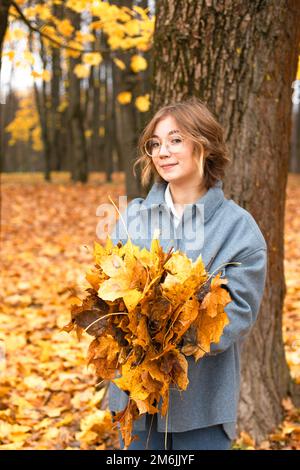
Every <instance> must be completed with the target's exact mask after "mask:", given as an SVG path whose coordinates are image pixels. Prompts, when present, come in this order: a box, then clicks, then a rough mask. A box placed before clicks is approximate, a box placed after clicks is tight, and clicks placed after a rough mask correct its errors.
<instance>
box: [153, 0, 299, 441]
mask: <svg viewBox="0 0 300 470" xmlns="http://www.w3.org/2000/svg"><path fill="white" fill-rule="evenodd" d="M225 3H226V6H225ZM297 7H298V8H297ZM156 14H157V18H156V31H155V38H154V77H153V84H154V86H153V93H152V97H151V101H152V103H153V105H152V106H153V107H152V111H153V112H154V111H155V110H157V109H158V108H159V107H160V106H161V105H163V104H166V103H168V102H169V101H170V100H173V99H176V100H180V99H182V98H185V97H187V96H189V95H196V96H198V97H199V98H201V99H202V100H203V101H204V102H206V104H207V105H208V107H209V109H210V110H211V111H212V112H213V113H214V114H215V116H216V117H217V119H218V120H219V121H220V122H221V124H222V125H223V126H224V128H225V131H226V132H225V134H226V141H227V143H228V146H229V149H230V150H231V158H232V164H231V167H230V169H229V170H228V173H227V176H226V178H225V180H224V191H225V196H226V197H227V198H232V199H234V201H236V202H237V203H238V204H239V205H241V206H242V207H244V208H245V209H246V210H248V211H249V212H250V213H251V214H252V215H253V217H254V218H255V219H256V221H257V223H258V224H259V226H260V228H261V230H262V232H263V234H264V236H265V238H266V240H267V244H268V279H267V284H266V290H265V294H264V298H263V302H262V307H261V311H260V314H259V317H258V321H257V322H256V325H255V327H254V328H253V330H252V333H251V335H250V337H249V339H248V340H247V342H245V345H244V350H243V356H242V383H241V396H240V405H239V429H240V430H245V431H247V432H249V433H251V434H252V435H253V436H254V437H255V438H256V439H257V440H258V442H259V441H260V440H262V439H263V438H265V436H266V433H267V432H269V431H271V430H272V428H273V427H274V426H276V425H277V424H278V423H279V422H280V421H281V419H282V417H283V411H282V407H281V402H282V398H283V397H285V396H287V395H289V394H291V395H292V398H294V399H298V388H296V386H295V385H294V383H293V382H292V379H291V377H290V374H289V369H288V366H287V363H286V360H285V353H284V345H283V339H282V308H283V301H284V296H285V292H286V288H285V280H284V265H283V261H284V239H283V233H284V232H283V230H284V208H285V191H286V182H287V172H288V160H289V154H290V135H291V84H292V81H293V80H294V77H295V73H296V66H297V52H298V51H297V45H298V44H299V40H300V29H299V27H297V25H299V23H300V11H299V2H297V1H296V0H269V1H268V2H266V1H263V0H255V1H252V0H251V1H250V0H228V1H226V2H223V1H220V2H219V1H218V2H215V1H207V0H206V1H205V0H197V1H196V0H164V1H163V0H158V2H157V12H156Z"/></svg>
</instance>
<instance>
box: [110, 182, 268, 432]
mask: <svg viewBox="0 0 300 470" xmlns="http://www.w3.org/2000/svg"><path fill="white" fill-rule="evenodd" d="M166 186H167V183H164V182H163V183H154V184H153V186H152V188H151V189H150V191H149V193H148V195H147V197H146V198H145V199H143V198H135V199H133V200H132V201H131V202H130V203H129V204H128V206H127V208H126V210H124V211H123V213H122V216H123V218H124V221H125V224H126V227H127V230H128V232H129V235H130V237H131V240H132V242H133V243H134V244H136V245H138V246H140V247H146V248H147V249H150V245H151V239H152V237H153V235H154V233H155V232H156V233H157V230H155V229H159V230H160V235H159V239H160V243H161V245H162V247H163V249H164V250H165V251H168V249H169V248H170V247H171V246H173V247H174V251H176V250H180V251H183V252H184V253H186V255H187V256H188V257H189V258H191V259H192V260H193V261H195V260H196V259H197V258H198V256H199V255H200V254H201V255H202V259H203V262H204V264H205V266H207V265H208V263H209V262H210V268H209V272H210V273H213V271H214V270H216V272H215V273H214V275H216V274H217V272H219V271H222V277H226V278H227V279H228V284H227V287H228V289H229V293H230V295H231V298H232V301H231V302H230V303H228V304H227V306H226V307H225V311H226V313H227V316H228V318H229V320H230V323H229V324H228V325H227V326H226V327H225V329H224V332H223V335H222V336H221V339H220V342H219V343H212V344H211V349H210V352H207V353H206V354H205V355H204V356H203V357H202V358H201V359H199V361H198V362H197V363H196V362H195V360H194V358H193V357H192V356H191V357H187V360H188V367H189V369H188V378H189V385H188V387H187V389H186V390H185V391H183V392H179V391H178V390H176V389H175V388H171V390H170V402H169V411H168V417H167V419H168V423H166V417H161V415H160V414H158V416H157V431H158V432H164V431H165V429H166V424H167V429H168V432H183V431H189V430H192V429H198V428H203V427H207V426H212V425H216V424H222V425H223V428H224V431H225V432H226V434H227V435H228V436H229V438H230V439H235V438H236V422H237V407H238V400H239V393H240V353H241V347H242V342H243V340H244V339H245V338H246V336H247V335H248V334H249V332H250V331H251V329H252V327H253V325H254V323H255V321H256V319H257V315H258V313H259V309H260V304H261V300H262V296H263V292H264V287H265V281H266V272H267V244H266V241H265V239H264V237H263V235H262V233H261V231H260V229H259V227H258V225H257V223H256V222H255V219H254V218H253V217H252V215H251V214H250V213H249V212H248V211H246V210H245V209H243V208H242V207H240V206H239V205H238V204H236V203H235V202H234V201H233V200H232V199H227V198H225V196H224V192H223V189H222V187H223V183H222V181H221V180H218V181H217V182H216V184H215V186H214V187H212V188H210V189H209V190H208V191H207V192H206V194H204V196H202V197H200V198H199V199H198V200H197V201H196V202H195V203H194V204H188V205H186V206H185V209H184V212H183V216H182V219H181V221H180V223H179V225H178V227H177V228H176V227H175V225H174V223H173V217H174V215H173V214H172V212H171V210H170V208H169V207H168V206H167V204H166V202H165V198H164V193H165V189H166ZM111 238H112V241H113V243H114V244H116V243H117V242H118V241H119V240H122V242H123V243H125V242H126V240H127V234H126V231H125V229H124V225H123V223H122V222H121V220H120V218H119V220H118V221H117V223H116V224H115V226H114V228H113V230H112V233H111ZM232 261H233V262H240V263H241V264H239V265H227V266H225V267H223V268H222V269H217V268H218V267H219V266H220V265H222V264H223V263H228V262H232ZM127 400H128V396H127V394H126V393H125V392H123V391H122V390H119V389H118V387H117V386H116V385H115V384H113V383H110V385H109V409H110V410H111V411H119V410H122V409H124V407H125V406H126V403H127ZM142 430H145V415H143V416H141V418H139V419H138V420H137V421H136V422H135V424H134V431H142Z"/></svg>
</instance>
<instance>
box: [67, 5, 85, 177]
mask: <svg viewBox="0 0 300 470" xmlns="http://www.w3.org/2000/svg"><path fill="white" fill-rule="evenodd" d="M67 12H68V17H69V19H70V20H71V22H72V24H73V26H74V27H75V29H76V31H79V29H80V14H79V13H75V12H74V11H72V10H70V9H68V10H67ZM79 63H81V58H80V57H79V58H74V57H70V67H69V88H68V92H69V118H68V122H69V125H70V132H69V134H70V135H69V151H70V161H71V162H72V163H71V167H72V169H71V175H72V180H73V181H81V182H83V183H84V182H86V181H87V180H88V162H87V150H86V140H85V135H84V123H83V110H82V103H81V99H80V95H81V86H80V79H79V78H78V77H77V76H76V75H75V73H74V72H73V70H74V67H75V66H76V65H77V64H79Z"/></svg>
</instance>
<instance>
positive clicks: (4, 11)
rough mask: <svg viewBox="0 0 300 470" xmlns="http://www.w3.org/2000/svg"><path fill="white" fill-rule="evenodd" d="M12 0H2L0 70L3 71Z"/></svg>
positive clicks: (0, 4) (0, 7) (0, 3)
mask: <svg viewBox="0 0 300 470" xmlns="http://www.w3.org/2000/svg"><path fill="white" fill-rule="evenodd" d="M10 3H11V2H10V0H0V71H1V58H2V47H3V42H4V36H5V33H6V30H7V24H8V11H9V7H10Z"/></svg>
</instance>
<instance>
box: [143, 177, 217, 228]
mask: <svg viewBox="0 0 300 470" xmlns="http://www.w3.org/2000/svg"><path fill="white" fill-rule="evenodd" d="M167 185H168V183H167V182H162V183H154V184H153V185H152V187H151V189H150V191H149V193H148V195H147V196H146V198H145V199H144V200H143V202H142V204H141V206H140V209H141V210H144V209H152V208H154V207H157V206H159V207H162V206H165V207H167V203H166V201H165V190H166V188H167ZM222 188H223V182H222V180H217V181H216V183H215V185H214V186H213V187H212V188H209V190H208V191H207V192H206V193H205V194H204V196H201V197H199V199H197V201H196V202H195V203H194V204H192V205H193V206H195V207H197V206H198V207H199V205H202V204H204V222H207V221H208V220H209V219H210V218H211V217H212V215H213V214H214V213H215V211H216V210H217V208H218V207H219V206H220V205H221V204H222V203H223V201H224V199H225V197H224V192H223V189H222Z"/></svg>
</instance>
